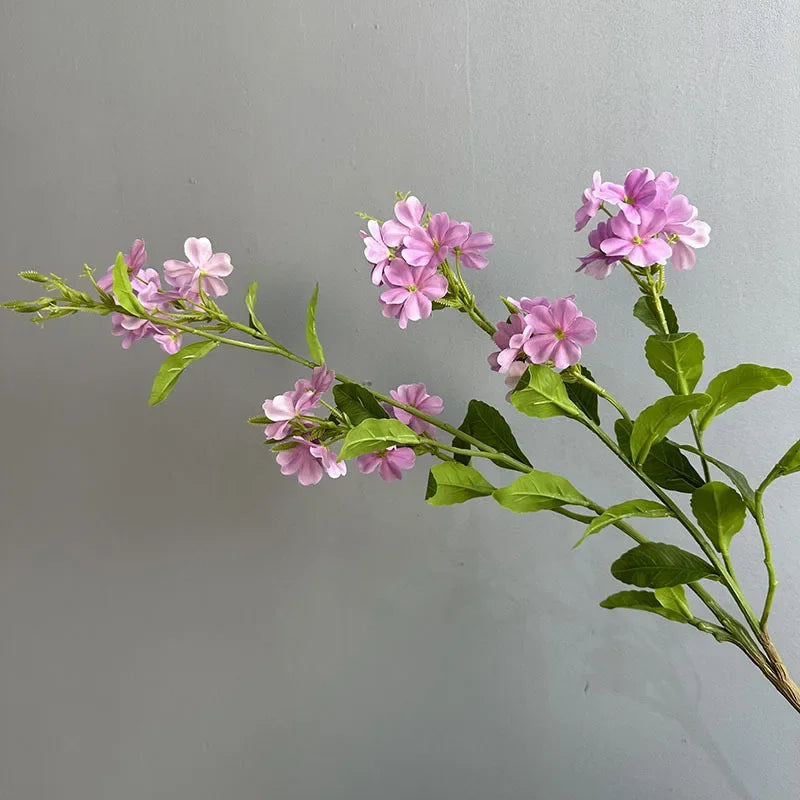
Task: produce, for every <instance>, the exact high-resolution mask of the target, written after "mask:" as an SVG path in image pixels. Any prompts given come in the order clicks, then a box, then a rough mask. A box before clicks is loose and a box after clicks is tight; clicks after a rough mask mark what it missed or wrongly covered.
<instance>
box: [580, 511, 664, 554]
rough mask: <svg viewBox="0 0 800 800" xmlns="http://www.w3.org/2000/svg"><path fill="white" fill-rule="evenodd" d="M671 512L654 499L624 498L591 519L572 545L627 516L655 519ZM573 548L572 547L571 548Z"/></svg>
mask: <svg viewBox="0 0 800 800" xmlns="http://www.w3.org/2000/svg"><path fill="white" fill-rule="evenodd" d="M671 516H672V512H670V511H669V509H667V508H666V507H664V506H662V505H661V503H656V502H655V501H654V500H626V501H625V502H624V503H617V504H616V505H613V506H609V507H608V508H607V509H606V510H605V511H604V512H603V513H602V514H601V515H600V516H599V517H597V518H596V519H593V520H592V521H591V522H590V523H589V524H588V525H587V526H586V530H585V531H584V534H583V536H581V538H580V539H579V540H578V541H577V542H576V543H575V545H574V547H577V546H578V545H579V544H581V543H582V542H583V541H584V540H585V539H586V538H587V537H588V536H591V535H592V534H593V533H597V532H598V531H601V530H603V528H607V527H608V526H609V525H613V524H614V523H615V522H619V521H620V520H621V519H627V518H628V517H645V518H649V519H655V518H657V517H671ZM573 549H574V548H573Z"/></svg>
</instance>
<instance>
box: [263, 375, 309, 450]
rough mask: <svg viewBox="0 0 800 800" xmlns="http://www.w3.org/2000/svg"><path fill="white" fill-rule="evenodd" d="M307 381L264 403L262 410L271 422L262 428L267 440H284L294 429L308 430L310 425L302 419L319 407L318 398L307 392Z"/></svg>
mask: <svg viewBox="0 0 800 800" xmlns="http://www.w3.org/2000/svg"><path fill="white" fill-rule="evenodd" d="M307 384H308V381H303V380H299V381H297V383H295V388H294V389H293V390H292V391H290V392H284V393H283V394H279V395H277V396H276V397H273V398H272V399H271V400H270V399H269V398H267V399H266V400H265V401H264V404H263V409H264V414H265V415H266V417H267V419H269V420H271V422H270V423H269V424H268V425H267V426H266V427H265V428H264V435H265V436H266V437H267V439H274V440H276V441H277V440H280V439H285V438H286V437H287V436H289V434H291V433H292V431H293V430H295V428H297V427H300V428H303V427H305V428H310V427H311V425H312V423H311V422H310V421H308V420H304V419H302V417H303V416H305V415H306V414H307V412H309V411H311V410H312V409H314V408H316V407H317V406H318V405H319V396H318V395H316V394H314V393H313V392H309V391H308V390H307Z"/></svg>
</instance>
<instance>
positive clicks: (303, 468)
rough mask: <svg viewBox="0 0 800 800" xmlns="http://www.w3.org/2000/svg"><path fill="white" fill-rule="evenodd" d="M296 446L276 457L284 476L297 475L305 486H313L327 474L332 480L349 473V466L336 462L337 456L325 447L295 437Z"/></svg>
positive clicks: (293, 439)
mask: <svg viewBox="0 0 800 800" xmlns="http://www.w3.org/2000/svg"><path fill="white" fill-rule="evenodd" d="M291 441H293V442H295V446H294V447H292V448H291V449H287V450H280V451H279V452H278V454H277V455H276V456H275V460H276V461H277V462H278V464H279V465H280V468H281V474H283V475H297V480H298V481H299V482H300V483H301V485H303V486H312V485H313V484H317V483H319V482H320V481H321V480H322V476H323V474H325V473H327V474H328V476H329V477H331V478H338V477H340V476H341V475H345V474H346V473H347V465H346V464H345V463H344V462H340V461H337V460H336V455H335V454H334V453H332V452H331V451H330V450H329V449H328V448H327V447H326V446H325V445H323V444H320V443H318V442H309V441H307V440H306V439H303V438H302V437H301V436H293V437H292V439H291Z"/></svg>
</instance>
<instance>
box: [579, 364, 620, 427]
mask: <svg viewBox="0 0 800 800" xmlns="http://www.w3.org/2000/svg"><path fill="white" fill-rule="evenodd" d="M570 374H571V375H573V376H574V378H575V381H576V383H581V384H583V385H584V386H586V387H587V388H588V389H591V390H592V391H593V392H594V393H595V394H596V395H598V396H599V397H602V398H603V400H605V401H606V402H607V403H610V404H611V405H612V406H614V408H616V410H617V411H618V412H619V414H620V416H621V417H622V419H624V420H627V421H628V422H630V421H631V418H630V417H629V416H628V412H627V411H626V410H625V409H624V408H623V406H622V404H621V403H620V402H619V401H618V400H617V399H616V398H615V397H614V396H613V395H612V394H611V392H609V391H608V390H606V389H604V388H603V387H602V386H600V385H599V384H597V383H595V382H594V381H593V380H591V379H590V378H587V377H586V376H585V375H584V374H583V372H582V371H581V369H580V367H577V368H576V369H575V370H573V371H572V372H571V373H570Z"/></svg>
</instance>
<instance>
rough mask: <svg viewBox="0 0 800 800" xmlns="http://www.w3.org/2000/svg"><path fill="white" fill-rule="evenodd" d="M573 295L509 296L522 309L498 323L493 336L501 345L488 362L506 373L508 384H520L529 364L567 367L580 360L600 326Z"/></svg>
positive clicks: (495, 341) (510, 302) (495, 368)
mask: <svg viewBox="0 0 800 800" xmlns="http://www.w3.org/2000/svg"><path fill="white" fill-rule="evenodd" d="M573 299H574V295H573V296H570V297H561V298H559V299H558V300H553V302H552V303H551V302H550V301H549V300H548V299H547V298H546V297H534V298H530V297H523V298H522V299H521V300H513V299H512V298H508V303H509V304H510V305H511V306H513V307H515V308H518V309H519V311H518V312H517V313H514V314H511V316H510V317H509V318H508V320H507V321H506V322H498V323H497V331H496V333H495V334H494V336H493V337H492V338H493V339H494V343H495V344H496V345H497V346H498V347H499V348H500V349H499V350H497V351H496V352H494V353H492V354H491V355H490V356H489V366H490V367H491V368H492V369H493V370H494V371H495V372H500V373H505V374H506V385H507V386H508V387H510V388H511V389H513V388H514V387H515V386H516V385H517V383H518V382H519V379H520V376H521V375H522V373H523V372H525V370H526V369H527V367H528V365H529V364H552V365H553V366H554V367H555V368H556V369H566V368H567V367H570V366H572V365H573V364H577V363H578V361H580V359H581V347H585V346H586V345H589V344H592V342H594V340H595V338H596V337H597V327H596V325H595V323H594V321H593V320H591V319H589V317H584V316H583V315H582V314H581V312H580V311H579V310H578V307H577V306H576V305H575V303H574V302H573Z"/></svg>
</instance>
